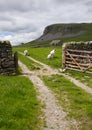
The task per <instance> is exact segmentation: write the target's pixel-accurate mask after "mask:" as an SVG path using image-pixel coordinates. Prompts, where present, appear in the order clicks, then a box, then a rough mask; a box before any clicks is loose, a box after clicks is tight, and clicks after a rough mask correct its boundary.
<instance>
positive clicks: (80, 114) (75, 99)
mask: <svg viewBox="0 0 92 130" xmlns="http://www.w3.org/2000/svg"><path fill="white" fill-rule="evenodd" d="M43 80H44V82H45V84H46V85H47V86H48V87H49V88H50V89H52V90H53V91H54V92H55V93H56V95H57V98H58V100H59V102H60V104H61V105H62V106H63V108H64V111H66V112H67V113H68V118H69V119H73V118H75V119H76V120H77V122H79V126H81V127H80V130H92V96H90V95H89V94H88V93H86V92H85V91H84V90H82V89H80V88H78V87H77V86H75V85H74V84H73V83H71V82H70V81H69V80H67V79H65V78H64V77H62V76H59V75H53V76H51V77H43Z"/></svg>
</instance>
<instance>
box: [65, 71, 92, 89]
mask: <svg viewBox="0 0 92 130" xmlns="http://www.w3.org/2000/svg"><path fill="white" fill-rule="evenodd" d="M66 73H67V74H68V75H70V76H72V77H74V78H76V79H77V80H79V81H81V82H82V83H84V84H86V85H87V86H89V87H91V88H92V74H90V73H82V72H79V71H73V70H67V71H66Z"/></svg>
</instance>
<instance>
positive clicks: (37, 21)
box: [0, 0, 92, 45]
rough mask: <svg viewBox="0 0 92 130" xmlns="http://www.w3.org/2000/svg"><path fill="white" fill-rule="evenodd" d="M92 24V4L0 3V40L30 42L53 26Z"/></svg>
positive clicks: (51, 0)
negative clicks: (46, 28)
mask: <svg viewBox="0 0 92 130" xmlns="http://www.w3.org/2000/svg"><path fill="white" fill-rule="evenodd" d="M76 22H77V23H80V22H92V0H0V40H10V41H11V43H12V45H17V44H20V43H22V42H23V43H25V42H28V41H32V40H34V39H36V38H38V37H39V36H41V35H42V33H43V30H44V28H45V27H46V26H48V25H50V24H55V23H76Z"/></svg>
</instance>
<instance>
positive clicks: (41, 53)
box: [14, 47, 92, 87]
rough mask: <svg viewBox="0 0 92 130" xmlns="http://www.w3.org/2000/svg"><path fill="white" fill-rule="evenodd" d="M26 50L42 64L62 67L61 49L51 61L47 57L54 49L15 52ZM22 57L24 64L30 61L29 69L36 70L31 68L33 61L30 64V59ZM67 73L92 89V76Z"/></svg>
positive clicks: (32, 49)
mask: <svg viewBox="0 0 92 130" xmlns="http://www.w3.org/2000/svg"><path fill="white" fill-rule="evenodd" d="M25 49H27V50H28V51H29V55H30V56H32V57H33V58H35V59H37V60H39V61H41V62H43V63H45V64H47V65H50V66H51V67H53V68H57V69H58V68H61V67H62V50H61V47H56V48H55V49H56V52H55V58H54V59H51V60H47V58H46V57H47V55H48V54H49V52H50V51H51V50H52V49H53V47H47V48H14V50H17V51H21V52H23V51H24V50H25ZM21 57H22V58H21ZM21 57H20V56H19V58H21V59H22V61H23V62H24V63H26V60H27V61H28V63H27V66H29V69H31V70H32V68H35V66H34V64H33V67H31V65H32V63H31V62H32V61H31V62H30V60H29V59H27V58H25V57H23V56H21ZM30 67H31V68H30ZM35 69H36V68H35ZM38 69H39V67H38ZM65 73H68V74H69V75H71V76H72V77H74V78H76V79H78V80H79V81H81V82H83V83H85V84H86V85H88V86H89V87H92V74H88V73H82V72H78V71H71V70H67V71H65Z"/></svg>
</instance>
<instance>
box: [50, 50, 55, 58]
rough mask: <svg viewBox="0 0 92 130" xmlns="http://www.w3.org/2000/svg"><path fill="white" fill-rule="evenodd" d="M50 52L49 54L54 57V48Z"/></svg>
mask: <svg viewBox="0 0 92 130" xmlns="http://www.w3.org/2000/svg"><path fill="white" fill-rule="evenodd" d="M50 54H51V57H54V55H55V49H53V50H52V51H51V52H50Z"/></svg>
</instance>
